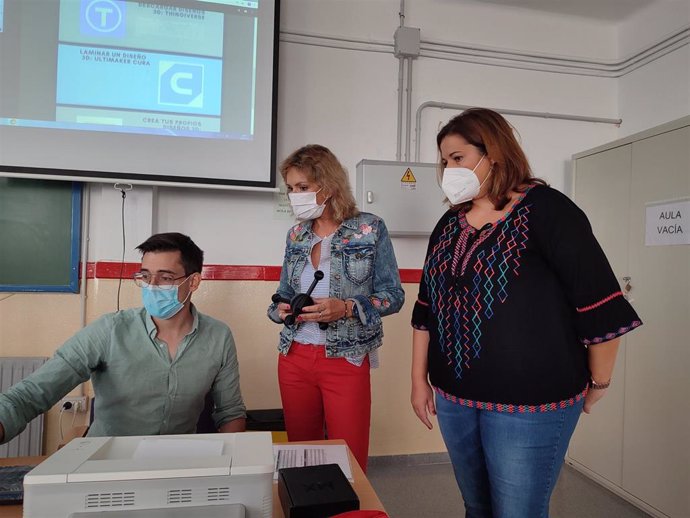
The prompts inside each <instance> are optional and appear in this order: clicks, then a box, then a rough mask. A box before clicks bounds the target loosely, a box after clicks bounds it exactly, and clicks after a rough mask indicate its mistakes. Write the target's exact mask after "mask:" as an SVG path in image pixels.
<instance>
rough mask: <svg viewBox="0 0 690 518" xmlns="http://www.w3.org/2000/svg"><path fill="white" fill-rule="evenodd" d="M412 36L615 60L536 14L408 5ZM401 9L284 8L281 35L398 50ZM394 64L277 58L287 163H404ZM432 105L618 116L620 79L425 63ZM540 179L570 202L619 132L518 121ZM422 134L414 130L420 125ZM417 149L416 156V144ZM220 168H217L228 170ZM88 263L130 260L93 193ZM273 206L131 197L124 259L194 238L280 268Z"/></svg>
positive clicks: (427, 122)
mask: <svg viewBox="0 0 690 518" xmlns="http://www.w3.org/2000/svg"><path fill="white" fill-rule="evenodd" d="M408 5H409V12H408V13H407V17H406V25H408V26H415V27H420V28H421V32H422V38H423V39H433V40H443V41H446V42H458V43H477V44H481V45H488V46H493V47H510V46H511V45H512V48H516V49H519V50H525V51H535V52H536V51H538V52H543V53H549V54H553V55H556V54H558V55H568V56H604V57H606V56H610V57H614V56H615V55H616V53H617V40H616V33H615V31H612V30H611V28H610V27H607V26H605V25H602V24H596V23H591V22H587V21H585V20H582V19H577V18H568V17H557V16H554V15H540V14H534V13H533V12H528V11H524V10H519V9H509V8H508V9H506V8H503V9H499V8H497V7H496V6H490V5H489V6H482V5H475V6H469V5H467V4H464V3H460V4H456V3H455V2H451V1H449V0H420V1H417V2H409V3H408ZM398 8H399V2H398V1H393V0H377V1H366V2H365V1H361V2H354V1H351V0H283V4H282V22H281V28H282V30H283V31H295V32H303V33H313V34H320V35H335V36H342V37H351V38H365V39H370V40H375V41H389V42H392V40H393V33H394V31H395V29H396V28H397V26H398V23H399V18H398ZM397 78H398V61H397V60H396V59H395V58H394V57H393V55H392V54H382V53H372V52H364V51H352V50H342V49H333V48H322V47H316V46H308V45H303V44H297V43H290V42H282V43H281V44H280V83H279V84H280V86H279V113H278V121H279V122H278V124H279V127H278V159H279V160H280V159H281V158H283V157H285V156H286V155H287V154H288V153H289V152H290V151H291V150H293V149H295V148H296V147H298V146H301V145H303V144H306V143H321V144H324V145H326V146H328V147H330V148H331V149H332V150H333V151H334V152H335V153H336V155H337V156H338V157H339V158H340V159H341V161H342V162H343V163H344V165H345V166H346V167H347V168H348V170H349V171H350V175H351V180H352V181H353V182H354V173H355V165H356V164H357V162H359V161H360V160H361V159H363V158H367V159H378V160H393V159H395V151H396V114H397ZM427 100H436V101H445V102H450V103H461V104H472V105H481V106H487V107H497V108H511V109H520V110H536V111H548V112H561V113H569V114H574V115H590V116H596V117H610V118H615V117H616V116H617V109H616V106H617V83H616V80H615V79H609V78H596V77H586V76H578V75H566V74H559V73H552V72H537V71H528V70H517V69H513V68H506V67H499V66H487V65H480V64H470V63H459V62H452V61H444V60H439V59H430V58H420V59H418V60H416V61H415V63H414V67H413V102H412V109H413V111H414V110H416V108H417V106H419V105H420V104H421V103H422V102H424V101H427ZM456 113H457V112H454V111H448V110H444V111H441V110H436V109H434V110H427V111H426V112H425V113H424V115H423V120H422V124H423V128H422V138H421V159H422V160H423V161H435V160H436V150H435V134H436V132H437V129H438V125H439V124H440V123H443V122H445V121H447V120H448V119H449V118H450V117H452V116H453V115H455V114H456ZM510 120H511V121H512V122H513V123H514V125H515V126H516V127H517V128H518V130H519V131H520V134H521V137H522V142H523V144H524V147H525V149H526V150H527V152H528V155H529V158H530V160H531V161H532V165H533V167H534V170H535V174H536V175H538V176H541V177H544V178H546V179H547V180H548V181H549V182H551V183H552V184H553V185H554V186H555V187H556V188H559V189H565V190H567V188H566V186H567V185H568V174H569V173H568V172H569V168H570V166H569V159H570V156H571V155H572V154H573V153H575V152H578V151H581V150H583V149H586V148H589V147H593V146H595V145H599V144H602V143H604V142H607V141H610V140H613V139H615V138H616V137H617V129H616V127H615V126H613V125H605V124H594V123H583V122H564V121H556V120H547V119H529V118H525V117H511V118H510ZM413 124H414V117H413ZM412 149H414V143H412ZM219 167H222V164H219ZM92 193H93V196H92V209H93V215H92V219H91V223H92V225H91V232H90V233H91V243H90V252H89V258H88V259H89V260H90V261H94V260H117V259H119V258H120V256H121V241H120V230H119V225H120V202H121V199H120V194H119V193H118V192H117V191H115V190H114V189H112V186H103V187H100V186H94V187H92ZM275 204H276V198H275V196H274V195H272V194H265V193H254V194H252V193H246V192H242V193H239V192H228V191H206V190H192V189H174V188H160V189H158V194H157V195H156V194H154V193H153V192H152V189H151V188H149V187H136V188H135V190H134V191H133V192H131V193H130V194H129V196H128V198H127V207H126V220H127V223H126V227H127V233H128V243H127V248H128V252H127V253H126V259H127V260H130V261H136V260H137V259H138V256H137V254H136V253H135V252H133V251H131V248H132V247H134V246H135V245H136V244H138V243H139V242H141V240H143V239H144V238H145V237H147V235H148V234H149V233H151V232H156V231H171V230H178V231H182V232H186V233H189V234H190V235H191V236H192V237H193V239H194V240H195V241H197V243H199V245H200V246H201V247H202V248H203V249H204V250H205V251H206V252H207V257H206V261H207V262H208V263H216V264H264V265H279V264H280V263H281V261H282V251H283V246H284V235H285V231H286V229H287V228H288V226H289V225H290V221H289V220H288V219H286V218H284V217H278V216H276V214H275ZM394 245H395V247H396V253H397V256H398V262H399V265H400V266H401V267H404V268H420V267H421V265H422V261H423V255H424V251H425V247H426V240H425V239H423V238H409V239H407V238H406V239H403V238H396V239H394Z"/></svg>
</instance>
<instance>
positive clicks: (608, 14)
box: [461, 0, 687, 22]
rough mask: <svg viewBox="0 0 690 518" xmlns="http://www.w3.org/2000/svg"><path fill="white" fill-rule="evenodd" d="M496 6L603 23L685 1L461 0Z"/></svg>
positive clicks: (617, 20)
mask: <svg viewBox="0 0 690 518" xmlns="http://www.w3.org/2000/svg"><path fill="white" fill-rule="evenodd" d="M461 1H463V2H467V3H483V4H496V5H505V6H511V7H518V8H522V9H531V10H535V11H542V12H548V13H554V14H563V15H572V16H580V17H584V18H590V19H592V20H600V21H604V22H619V21H622V20H625V19H626V18H628V17H629V16H630V15H632V14H633V13H635V12H636V11H638V10H640V9H643V8H644V7H647V6H649V5H652V4H655V3H659V2H662V1H687V0H461Z"/></svg>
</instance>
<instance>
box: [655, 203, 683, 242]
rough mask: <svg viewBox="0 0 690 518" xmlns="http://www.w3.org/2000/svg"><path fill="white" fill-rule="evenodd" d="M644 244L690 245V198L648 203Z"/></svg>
mask: <svg viewBox="0 0 690 518" xmlns="http://www.w3.org/2000/svg"><path fill="white" fill-rule="evenodd" d="M645 225H646V232H645V240H644V244H645V245H647V246H664V245H690V200H678V201H669V202H656V203H648V204H647V208H646V218H645Z"/></svg>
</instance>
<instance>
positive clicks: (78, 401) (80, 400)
mask: <svg viewBox="0 0 690 518" xmlns="http://www.w3.org/2000/svg"><path fill="white" fill-rule="evenodd" d="M87 401H88V397H87V396H65V397H63V398H62V400H61V401H60V403H61V405H62V408H64V411H65V412H86V410H87V408H86V403H87ZM65 403H71V406H69V405H68V406H69V408H65Z"/></svg>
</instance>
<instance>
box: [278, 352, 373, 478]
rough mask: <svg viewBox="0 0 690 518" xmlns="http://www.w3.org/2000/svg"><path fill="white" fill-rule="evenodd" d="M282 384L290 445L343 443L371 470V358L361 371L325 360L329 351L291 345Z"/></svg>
mask: <svg viewBox="0 0 690 518" xmlns="http://www.w3.org/2000/svg"><path fill="white" fill-rule="evenodd" d="M278 382H279V384H280V397H281V399H282V401H283V412H284V414H285V428H286V429H287V434H288V440H290V441H314V440H320V439H324V438H325V437H326V435H327V436H328V438H329V439H344V440H345V442H346V443H347V445H348V446H349V447H350V450H352V454H353V455H354V456H355V458H356V459H357V462H359V465H360V466H361V468H362V470H363V471H364V472H366V470H367V457H368V455H369V425H370V422H371V382H370V378H369V357H368V356H367V357H366V358H365V359H364V362H363V363H362V366H361V367H357V366H355V365H352V364H351V363H349V362H348V361H347V360H346V359H344V358H326V350H325V347H324V346H318V345H316V346H315V345H305V344H301V343H299V342H292V345H291V346H290V351H289V352H288V354H287V356H284V355H282V354H281V355H280V357H279V358H278Z"/></svg>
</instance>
